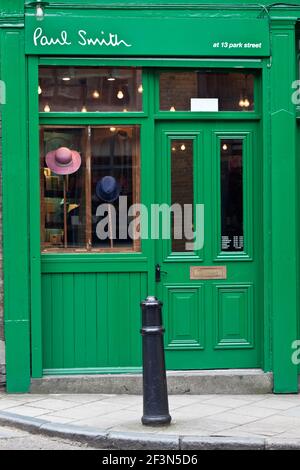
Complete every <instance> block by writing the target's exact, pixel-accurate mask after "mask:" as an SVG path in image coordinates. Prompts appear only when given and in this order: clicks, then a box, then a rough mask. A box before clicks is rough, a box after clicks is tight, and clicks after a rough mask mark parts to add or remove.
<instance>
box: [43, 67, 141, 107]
mask: <svg viewBox="0 0 300 470" xmlns="http://www.w3.org/2000/svg"><path fill="white" fill-rule="evenodd" d="M38 92H39V109H40V111H43V112H51V111H53V112H60V111H64V112H108V111H110V112H126V111H141V110H142V94H143V87H142V71H141V69H137V68H134V67H128V68H110V67H76V68H75V67H40V69H39V89H38Z"/></svg>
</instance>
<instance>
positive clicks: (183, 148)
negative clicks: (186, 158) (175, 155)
mask: <svg viewBox="0 0 300 470" xmlns="http://www.w3.org/2000/svg"><path fill="white" fill-rule="evenodd" d="M185 149H186V146H185V145H184V144H182V145H181V146H180V150H182V151H183V152H184V150H185Z"/></svg>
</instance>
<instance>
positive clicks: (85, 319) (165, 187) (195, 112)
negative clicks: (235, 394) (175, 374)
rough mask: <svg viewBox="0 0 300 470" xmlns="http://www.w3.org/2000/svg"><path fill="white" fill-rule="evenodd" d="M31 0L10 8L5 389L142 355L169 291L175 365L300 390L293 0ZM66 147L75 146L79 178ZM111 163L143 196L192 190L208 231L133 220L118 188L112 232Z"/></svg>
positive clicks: (137, 364)
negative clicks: (52, 158) (274, 1)
mask: <svg viewBox="0 0 300 470" xmlns="http://www.w3.org/2000/svg"><path fill="white" fill-rule="evenodd" d="M33 3H34V2H33ZM33 3H32V2H31V3H30V2H25V4H24V2H22V1H21V0H16V1H14V2H8V1H7V2H6V1H2V2H1V7H0V41H1V42H0V71H1V75H0V78H1V80H2V83H5V88H6V96H5V104H2V105H1V111H2V154H3V166H2V167H3V236H4V245H3V261H4V289H5V291H4V326H5V344H6V370H7V390H8V391H9V392H26V391H28V390H29V389H30V380H31V379H34V378H40V377H43V376H46V375H66V374H106V373H129V372H140V371H141V340H140V333H139V329H140V301H141V300H143V299H144V298H145V297H146V296H147V295H156V296H157V297H158V298H159V299H161V300H162V301H163V303H164V311H163V313H164V323H165V326H166V335H165V352H166V363H167V368H168V369H170V370H199V369H245V368H254V369H262V370H264V371H266V372H269V371H272V372H273V374H274V391H275V392H277V393H296V392H297V391H298V373H299V365H298V361H297V359H298V357H299V355H297V347H298V346H297V345H298V343H296V341H297V340H298V339H300V332H299V305H298V304H299V302H298V297H299V287H298V269H299V253H298V240H299V234H298V225H299V215H298V197H299V194H298V193H299V185H298V180H299V178H298V177H297V175H298V172H299V163H298V154H299V145H298V134H297V104H296V103H295V102H293V100H292V95H293V93H294V92H295V85H293V82H294V81H295V80H296V79H297V78H298V72H297V59H298V55H297V50H298V45H297V20H298V18H300V4H299V7H297V6H295V4H293V5H289V4H286V5H280V6H278V5H277V6H276V5H273V6H268V5H266V6H264V7H263V6H261V5H258V4H256V3H254V2H247V3H240V2H232V3H230V4H229V3H226V2H222V1H218V2H216V3H210V4H209V5H208V4H205V3H203V2H194V1H190V2H189V3H188V4H183V3H182V2H179V1H174V2H172V3H166V4H159V3H158V2H156V1H154V0H152V1H151V2H147V1H145V2H144V3H138V2H130V3H127V2H123V3H120V2H117V3H116V2H114V1H113V2H110V4H109V5H108V4H106V3H105V2H101V1H96V0H95V1H94V2H90V3H89V4H86V3H83V2H80V1H79V0H78V1H73V2H68V1H67V0H65V1H58V0H57V1H55V2H52V1H49V2H45V4H43V5H42V7H43V13H44V16H43V18H37V16H36V5H35V4H33ZM36 3H37V2H36ZM11 4H13V6H11ZM39 11H40V10H39ZM293 86H294V88H293ZM60 147H67V148H69V149H71V150H72V151H73V154H72V155H73V156H74V155H75V154H76V152H78V153H79V155H80V159H81V166H80V168H79V169H78V170H77V171H76V172H74V173H72V174H69V175H68V176H61V175H60V172H59V169H58V170H57V171H54V170H53V167H52V168H51V165H50V164H49V163H48V156H49V153H52V155H54V154H55V151H56V150H57V149H58V148H60ZM46 155H47V159H46V158H45V157H46ZM105 176H113V177H114V178H115V179H116V181H117V186H118V189H119V191H120V196H126V198H127V199H126V201H127V204H128V205H129V206H131V205H133V204H139V203H142V204H143V207H144V208H145V210H146V211H148V213H151V211H152V207H153V205H154V204H156V205H159V206H161V205H168V206H169V205H171V204H176V203H177V204H179V205H180V206H183V205H184V204H189V205H190V206H191V207H192V208H193V210H192V212H193V214H192V224H190V225H193V228H194V226H195V225H197V221H199V220H200V222H201V223H200V226H201V227H203V233H202V235H203V237H202V238H203V240H200V243H199V244H198V243H196V242H195V240H194V243H189V244H187V243H186V242H187V241H188V237H187V235H185V236H183V237H181V238H176V237H175V236H174V230H173V229H174V227H173V225H172V224H173V223H174V222H172V221H173V219H172V217H171V216H170V214H167V215H164V216H163V217H162V219H163V220H164V221H166V220H167V221H168V223H170V222H172V223H171V228H172V229H171V231H170V236H169V237H164V236H162V233H161V232H160V230H158V232H157V234H156V231H155V227H154V225H155V224H154V220H153V218H151V217H150V218H148V219H147V224H146V221H145V220H144V219H143V220H142V221H141V224H140V229H141V230H142V232H143V233H144V234H145V233H146V232H147V236H143V237H142V238H141V239H138V238H136V239H132V238H131V237H130V236H129V235H128V229H129V225H130V223H135V224H138V222H136V221H135V222H132V220H133V219H132V220H131V219H130V221H129V222H128V221H127V222H125V236H123V237H122V236H121V235H120V233H121V229H122V228H123V231H124V223H123V222H121V221H120V218H119V214H120V198H117V199H116V201H114V207H113V209H116V211H117V212H116V214H117V217H116V220H115V219H113V222H112V219H111V215H108V234H109V237H108V238H107V239H101V237H100V236H99V227H100V225H101V220H102V221H103V219H101V217H100V213H99V210H98V204H99V197H98V199H97V195H99V194H98V192H97V191H96V187H97V185H98V184H99V181H100V180H101V179H102V178H103V177H105ZM199 207H200V209H199V211H198V209H197V208H199ZM118 211H119V212H118ZM108 214H110V213H108ZM102 215H103V214H102ZM122 224H123V225H122ZM145 225H147V227H145ZM113 229H116V232H117V234H116V235H115V236H114V237H112V236H111V230H113ZM146 229H147V230H146ZM151 234H152V236H151ZM154 234H156V235H157V236H154ZM200 238H201V237H200ZM201 241H203V244H202V243H201ZM187 246H189V247H188V248H187Z"/></svg>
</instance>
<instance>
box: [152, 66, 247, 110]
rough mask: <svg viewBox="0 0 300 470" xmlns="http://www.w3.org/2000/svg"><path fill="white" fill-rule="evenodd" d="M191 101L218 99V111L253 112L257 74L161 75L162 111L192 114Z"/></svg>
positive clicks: (202, 73)
mask: <svg viewBox="0 0 300 470" xmlns="http://www.w3.org/2000/svg"><path fill="white" fill-rule="evenodd" d="M192 98H210V99H213V98H215V99H217V100H218V110H219V111H253V110H254V74H253V73H247V72H243V73H238V72H215V71H205V70H204V71H183V72H180V71H178V72H177V71H173V72H163V73H161V74H160V109H161V110H162V111H191V99H192Z"/></svg>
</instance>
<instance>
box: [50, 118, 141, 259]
mask: <svg viewBox="0 0 300 470" xmlns="http://www.w3.org/2000/svg"><path fill="white" fill-rule="evenodd" d="M139 139H140V129H139V126H99V127H89V126H85V127H78V128H48V127H44V128H42V129H41V140H42V151H41V240H42V249H43V250H44V251H72V250H74V249H75V250H76V251H91V250H96V251H97V250H100V251H101V250H105V251H107V250H108V251H139V250H140V240H139V239H135V238H134V237H132V231H131V230H132V225H134V223H135V222H134V220H135V219H133V216H132V217H131V218H130V217H129V216H128V208H129V207H130V206H131V205H133V204H136V203H138V202H139V201H140V143H139ZM60 152H62V157H63V158H65V157H68V155H69V153H68V152H71V155H72V157H73V159H74V161H73V162H72V161H71V162H70V164H71V165H72V163H75V164H76V163H77V166H76V167H74V168H73V169H71V171H73V170H74V171H73V172H72V173H70V174H68V168H69V167H68V165H69V163H68V162H67V163H66V162H65V161H64V160H60V159H59V158H60V157H61V154H60ZM76 158H77V161H75V160H76ZM78 159H80V164H79V165H78ZM111 185H113V186H111ZM121 196H122V204H123V206H121V202H120V201H121V199H120V198H121ZM120 207H122V208H123V209H122V210H121V209H120ZM132 219H133V220H132ZM130 224H131V228H130ZM102 228H103V230H102Z"/></svg>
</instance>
